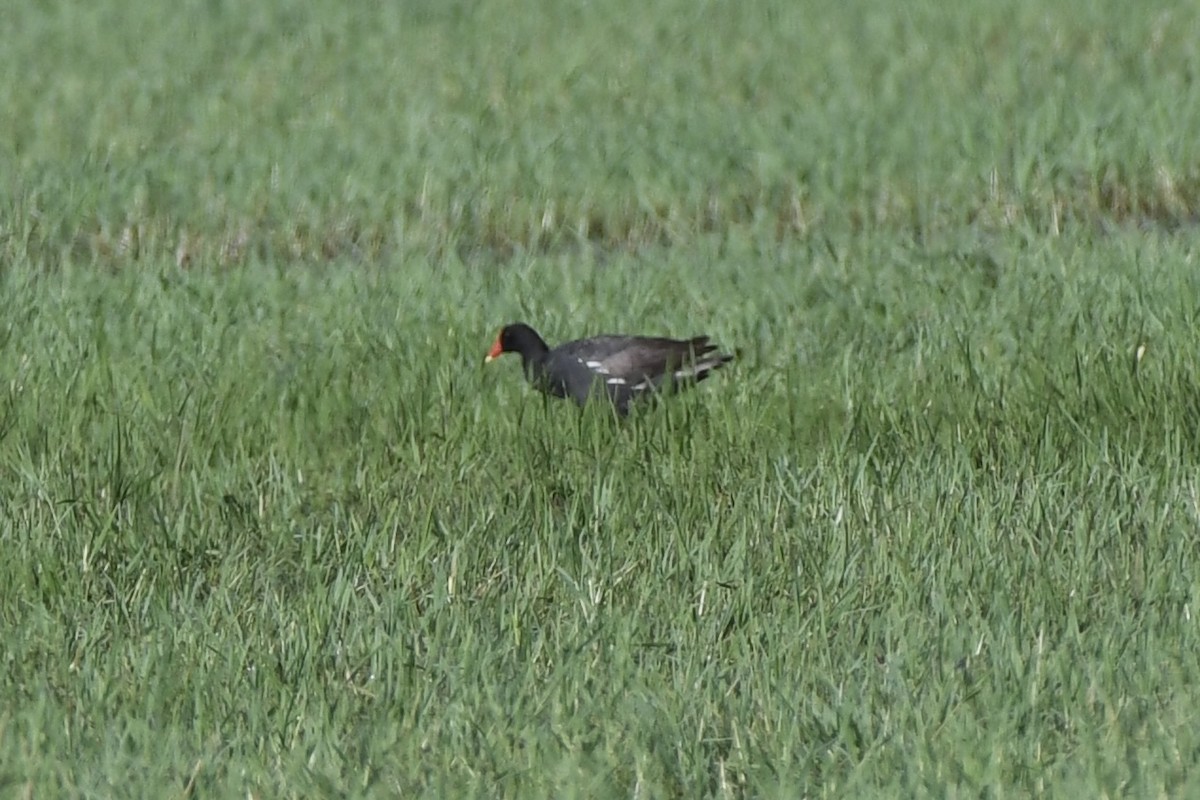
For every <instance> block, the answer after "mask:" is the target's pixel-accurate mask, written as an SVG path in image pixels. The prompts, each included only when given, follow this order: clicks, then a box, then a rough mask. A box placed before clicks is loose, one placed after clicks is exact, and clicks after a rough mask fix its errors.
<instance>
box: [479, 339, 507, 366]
mask: <svg viewBox="0 0 1200 800" xmlns="http://www.w3.org/2000/svg"><path fill="white" fill-rule="evenodd" d="M503 352H504V348H503V347H501V345H500V337H499V336H497V337H496V341H495V343H494V344H493V345H492V349H491V350H489V351H488V354H487V358H485V359H484V360H483V363H485V364H486V363H487V362H489V361H493V360H495V359H496V358H497V357H498V356H499V355H500V354H501V353H503Z"/></svg>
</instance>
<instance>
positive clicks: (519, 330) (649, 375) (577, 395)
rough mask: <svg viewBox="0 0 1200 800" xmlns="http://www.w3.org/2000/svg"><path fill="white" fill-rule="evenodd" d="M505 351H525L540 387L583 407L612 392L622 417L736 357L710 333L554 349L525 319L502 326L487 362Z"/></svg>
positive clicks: (610, 339)
mask: <svg viewBox="0 0 1200 800" xmlns="http://www.w3.org/2000/svg"><path fill="white" fill-rule="evenodd" d="M503 353H520V354H521V363H522V366H523V367H524V368H525V377H526V378H528V379H529V382H530V383H532V384H533V385H534V387H536V388H537V389H538V390H539V391H541V392H544V393H546V394H548V395H553V396H554V397H569V398H571V399H572V400H574V401H575V402H576V403H578V404H579V405H581V406H582V405H583V404H585V403H586V402H587V401H588V399H589V398H591V397H592V396H597V397H599V396H607V398H608V399H609V401H610V402H611V403H612V404H613V406H614V407H615V408H616V410H617V412H618V413H619V414H622V415H624V414H626V413H628V411H629V404H630V403H632V402H633V401H634V400H636V399H638V398H639V397H641V396H643V395H650V396H653V395H657V394H660V393H668V392H674V391H678V390H679V389H684V388H686V387H688V386H691V385H692V384H694V383H698V382H699V381H702V380H704V379H705V378H707V377H708V376H709V374H710V373H711V372H712V371H713V370H715V369H718V368H720V367H722V366H724V365H725V364H728V363H729V362H730V361H732V360H733V356H731V355H725V354H723V353H719V352H717V345H715V344H712V343H711V342H709V340H708V337H707V336H696V337H693V338H691V339H665V338H662V337H656V336H611V335H609V336H593V337H591V338H590V339H577V340H575V341H573V342H567V343H566V344H560V345H559V346H558V347H554V348H551V347H550V346H549V345H547V344H546V341H545V340H544V339H542V337H541V336H539V335H538V332H537V331H535V330H534V329H533V328H531V327H529V326H528V325H526V324H525V323H523V322H514V323H512V324H511V325H505V326H504V327H503V328H501V329H500V334H499V335H498V336H497V337H496V342H495V344H493V345H492V349H491V350H490V351H489V352H488V354H487V358H486V359H484V361H491V360H493V359H495V358H496V357H498V356H500V355H501V354H503Z"/></svg>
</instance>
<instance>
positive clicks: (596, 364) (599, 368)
mask: <svg viewBox="0 0 1200 800" xmlns="http://www.w3.org/2000/svg"><path fill="white" fill-rule="evenodd" d="M584 366H585V367H587V368H588V369H590V370H592V371H593V372H599V373H600V374H601V375H607V374H608V370H606V369H605V368H604V364H603V362H600V361H585V362H584Z"/></svg>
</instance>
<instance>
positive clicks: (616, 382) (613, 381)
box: [605, 378, 625, 386]
mask: <svg viewBox="0 0 1200 800" xmlns="http://www.w3.org/2000/svg"><path fill="white" fill-rule="evenodd" d="M605 383H607V384H608V385H609V386H624V385H625V379H624V378H609V379H608V380H607V381H605Z"/></svg>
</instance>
